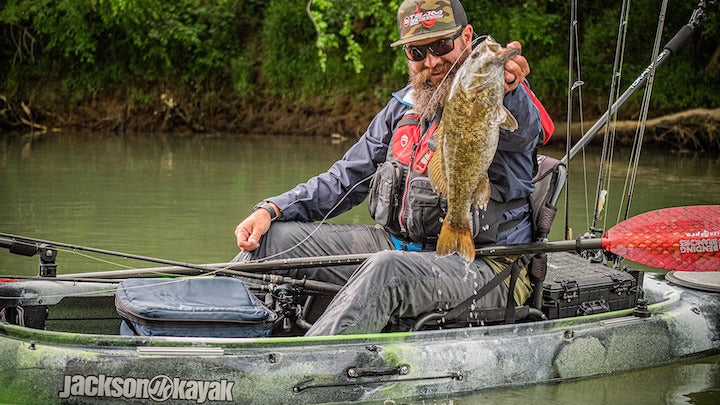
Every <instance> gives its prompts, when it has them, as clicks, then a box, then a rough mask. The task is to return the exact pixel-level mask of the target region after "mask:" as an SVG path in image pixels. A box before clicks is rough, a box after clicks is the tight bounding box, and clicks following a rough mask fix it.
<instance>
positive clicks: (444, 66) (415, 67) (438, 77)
mask: <svg viewBox="0 0 720 405" xmlns="http://www.w3.org/2000/svg"><path fill="white" fill-rule="evenodd" d="M467 31H468V30H467V27H466V29H465V30H464V31H463V32H462V33H461V34H460V36H458V37H457V38H456V39H455V40H454V45H455V46H454V48H453V50H452V51H450V52H449V53H447V54H445V55H442V56H436V55H434V54H433V53H432V52H431V51H429V50H426V52H425V59H423V60H422V61H419V62H415V61H412V60H408V67H409V69H410V77H411V78H413V81H416V80H418V81H419V80H422V81H423V82H425V83H426V84H429V85H432V86H438V85H439V84H440V82H441V81H442V80H443V78H444V77H445V76H446V75H447V73H448V71H449V70H450V68H451V67H453V63H455V61H456V60H458V59H459V58H462V59H461V60H460V62H462V60H464V58H465V57H466V56H467V52H465V48H467V44H468V43H469V41H467V40H466V36H467V37H468V38H472V30H469V34H467V35H466V32H467ZM437 40H438V38H431V39H426V40H422V41H416V42H411V43H409V44H408V46H417V45H427V44H430V43H433V42H435V41H437ZM460 62H458V63H457V64H456V67H457V66H458V65H460Z"/></svg>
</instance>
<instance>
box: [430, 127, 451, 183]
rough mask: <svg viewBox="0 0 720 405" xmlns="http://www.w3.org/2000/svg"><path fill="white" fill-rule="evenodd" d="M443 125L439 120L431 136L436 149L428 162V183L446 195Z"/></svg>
mask: <svg viewBox="0 0 720 405" xmlns="http://www.w3.org/2000/svg"><path fill="white" fill-rule="evenodd" d="M444 127H445V126H444V125H443V123H442V121H441V122H440V125H439V126H438V128H437V129H436V130H435V133H434V134H433V137H435V145H436V149H435V153H433V156H432V158H430V163H428V177H429V178H430V184H432V186H433V187H434V188H435V191H437V192H438V193H440V194H442V195H445V196H447V194H448V183H447V175H446V174H445V158H444V157H443V150H444V148H443V144H444V143H445V142H444V140H443V132H444V131H443V130H444Z"/></svg>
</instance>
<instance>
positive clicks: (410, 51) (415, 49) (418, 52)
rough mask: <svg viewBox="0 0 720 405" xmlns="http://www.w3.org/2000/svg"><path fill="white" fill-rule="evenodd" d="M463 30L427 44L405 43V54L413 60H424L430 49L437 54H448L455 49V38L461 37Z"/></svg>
mask: <svg viewBox="0 0 720 405" xmlns="http://www.w3.org/2000/svg"><path fill="white" fill-rule="evenodd" d="M462 32H463V30H462V28H461V29H459V30H458V32H456V33H455V35H453V36H452V37H450V38H441V39H438V40H437V41H435V42H431V43H429V44H426V45H403V50H405V56H407V58H408V59H410V60H411V61H413V62H422V61H424V60H425V57H426V56H427V52H428V51H430V53H431V54H433V55H435V56H443V55H447V54H448V53H450V52H452V50H453V49H455V39H456V38H457V37H459V36H460V34H462Z"/></svg>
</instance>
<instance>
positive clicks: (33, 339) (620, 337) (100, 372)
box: [0, 252, 720, 404]
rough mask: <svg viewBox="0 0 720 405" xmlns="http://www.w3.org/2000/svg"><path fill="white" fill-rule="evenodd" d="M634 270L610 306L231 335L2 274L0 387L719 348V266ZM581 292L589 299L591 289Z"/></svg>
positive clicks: (57, 388)
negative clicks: (481, 319)
mask: <svg viewBox="0 0 720 405" xmlns="http://www.w3.org/2000/svg"><path fill="white" fill-rule="evenodd" d="M600 268H603V269H607V266H605V265H602V264H597V263H591V262H590V261H588V260H587V259H585V258H582V257H580V256H579V255H576V254H573V253H567V252H557V253H550V254H548V275H547V277H546V284H553V280H556V281H557V280H558V278H557V277H555V276H553V274H556V273H554V272H557V274H559V272H563V271H564V272H565V273H567V272H568V271H570V272H576V273H581V272H583V271H597V270H599V269H600ZM718 270H720V269H718ZM602 271H604V270H602ZM637 274H639V280H638V284H637V285H638V287H642V288H638V289H637V291H639V292H641V293H640V294H639V295H640V296H641V297H642V298H643V299H644V301H643V300H639V304H638V305H635V304H634V303H635V301H638V300H635V299H632V300H631V301H632V305H628V306H627V308H623V309H615V310H613V308H612V305H610V306H609V308H608V307H605V310H600V311H590V313H588V312H581V311H579V309H578V311H575V312H573V313H570V314H565V315H563V314H562V313H560V314H558V315H557V318H556V319H541V320H536V319H527V320H519V321H517V322H516V323H514V324H499V325H488V326H475V325H473V326H464V327H452V328H441V329H438V328H431V329H428V330H419V331H412V332H390V333H377V334H365V335H340V336H326V337H304V336H269V337H243V338H237V337H232V338H226V337H223V338H219V337H175V336H124V335H120V333H119V331H120V325H121V322H122V319H121V318H120V316H119V315H118V311H117V309H116V305H115V298H116V297H115V295H116V291H117V289H118V284H117V283H115V282H112V281H111V280H106V281H103V280H92V281H77V280H76V281H63V280H61V279H59V278H58V279H53V278H51V277H45V278H41V277H37V278H32V279H21V278H16V279H15V278H13V279H2V280H0V305H1V306H2V313H1V315H2V321H1V322H0V399H2V400H3V401H4V402H8V401H9V402H12V403H20V404H23V403H58V402H72V403H94V402H103V403H108V402H109V403H126V402H128V401H133V400H139V401H143V402H148V403H151V402H168V403H195V404H202V403H209V402H213V403H222V402H228V403H232V402H236V403H248V404H254V403H327V402H356V401H384V400H388V399H398V398H416V399H417V398H422V399H431V398H432V399H435V398H447V397H449V396H454V395H461V394H463V393H469V392H478V391H482V390H487V389H491V388H498V387H508V386H514V385H528V384H538V383H548V382H557V381H562V380H567V379H574V378H581V377H591V376H599V375H604V374H608V373H615V372H621V371H627V370H634V369H639V368H646V367H653V366H658V365H663V364H667V363H671V362H675V361H680V360H684V359H688V358H695V357H701V356H710V355H714V354H717V353H720V292H719V291H718V285H720V277H718V276H720V273H718V272H705V273H682V272H671V273H669V274H668V275H667V276H663V275H659V274H647V273H642V272H638V273H637ZM671 280H672V281H671ZM556 284H565V285H567V284H568V283H565V282H563V283H560V282H558V283H556ZM612 291H616V293H614V294H616V295H623V294H625V292H623V291H621V290H617V289H615V290H612ZM566 292H567V291H566ZM567 297H570V298H568V299H567V300H566V301H568V302H569V301H571V300H572V299H573V298H572V297H573V296H568V295H567V294H565V295H562V294H561V295H559V296H558V295H554V294H553V293H552V292H550V294H549V295H548V296H546V297H544V299H545V300H546V301H547V300H551V299H553V298H556V299H557V298H560V300H565V298H567ZM633 298H634V297H633ZM591 301H592V303H593V304H592V305H591V306H593V305H595V306H597V305H598V302H600V301H603V300H591ZM596 301H597V302H596ZM645 302H646V304H645ZM578 308H580V307H578ZM607 309H610V310H607ZM561 312H562V311H561ZM578 314H579V315H578Z"/></svg>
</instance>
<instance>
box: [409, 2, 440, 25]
mask: <svg viewBox="0 0 720 405" xmlns="http://www.w3.org/2000/svg"><path fill="white" fill-rule="evenodd" d="M444 15H445V13H444V12H443V10H442V9H440V10H428V11H421V10H420V7H418V6H417V5H416V6H415V14H411V15H409V16H407V17H405V19H404V20H403V25H404V26H406V27H412V26H413V25H418V24H422V25H423V26H425V27H427V28H430V27H432V26H433V25H435V22H436V21H437V19H438V18H443V16H444Z"/></svg>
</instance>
